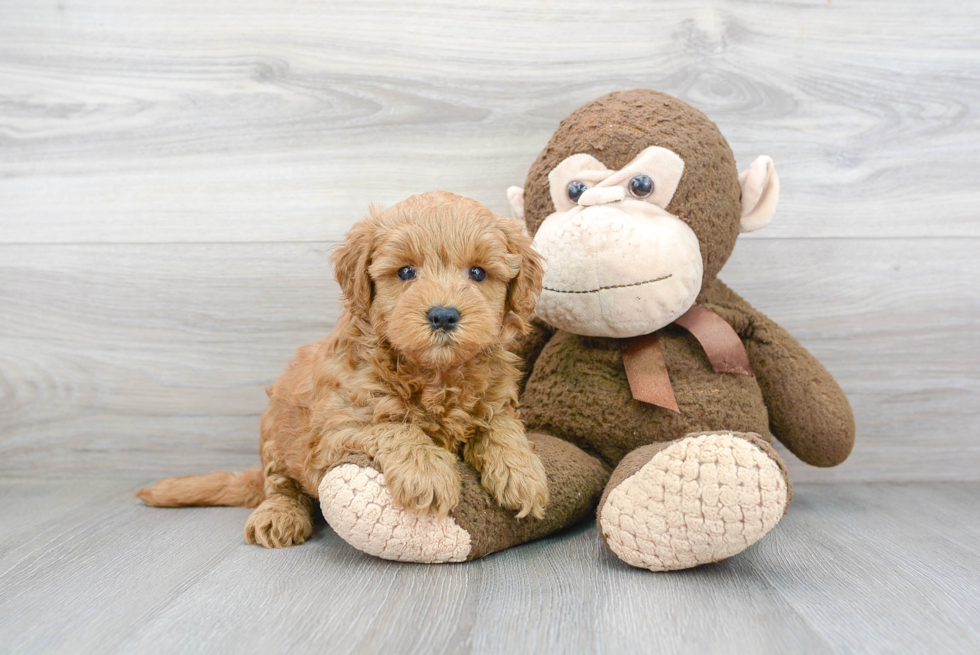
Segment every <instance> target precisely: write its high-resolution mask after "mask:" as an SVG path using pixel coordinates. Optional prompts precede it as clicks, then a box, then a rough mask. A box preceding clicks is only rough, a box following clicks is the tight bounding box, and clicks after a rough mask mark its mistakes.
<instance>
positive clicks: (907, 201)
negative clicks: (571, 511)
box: [0, 0, 980, 482]
mask: <svg viewBox="0 0 980 655" xmlns="http://www.w3.org/2000/svg"><path fill="white" fill-rule="evenodd" d="M978 24H980V5H978V4H977V3H973V2H965V1H963V2H944V3H942V4H941V10H940V9H937V5H936V4H935V3H929V2H925V0H890V1H887V2H886V1H885V0H868V1H865V2H860V3H856V2H840V1H838V2H819V1H818V2H790V3H772V2H752V1H743V2H729V3H721V2H705V3H700V4H697V3H690V2H681V1H680V0H666V1H663V2H656V3H636V2H625V1H624V0H621V1H614V2H609V3H605V4H604V5H603V6H602V8H601V10H599V9H597V7H596V5H595V3H593V2H586V1H585V0H571V1H569V2H563V3H525V2H517V1H516V0H499V1H495V2H492V3H490V2H485V3H484V2H475V3H451V2H448V1H444V2H394V1H387V0H369V1H365V2H358V3H339V4H338V3H308V2H299V1H297V0H284V1H283V2H275V3H273V2H268V1H267V0H238V1H236V2H233V3H232V2H227V1H226V0H218V1H216V2H210V3H206V6H202V4H201V3H199V2H190V0H173V1H168V2H153V1H151V2H142V3H137V4H133V3H127V2H123V1H121V0H79V1H78V2H76V1H74V0H61V1H59V2H53V3H38V2H33V1H31V0H7V1H5V2H3V3H0V435H2V436H0V474H7V475H20V476H24V475H28V476H29V475H53V476H59V475H80V476H90V477H99V476H106V475H119V474H146V475H165V474H174V473H182V472H194V471H205V470H210V469H212V468H219V467H220V468H229V469H233V468H241V467H244V466H247V465H250V464H252V463H254V461H255V457H256V455H255V444H256V432H257V417H258V414H259V412H260V411H261V409H262V408H263V406H264V403H265V397H264V394H263V393H262V389H263V387H264V386H265V385H267V384H269V383H270V382H272V381H273V380H274V379H275V377H276V375H277V374H278V372H279V371H280V370H281V369H282V367H283V365H284V364H285V362H286V360H287V359H288V358H289V357H290V356H291V354H292V352H293V350H294V348H295V347H296V346H298V345H300V344H303V343H307V342H309V341H312V340H314V339H316V338H319V337H321V336H323V335H324V334H326V333H327V332H328V331H329V329H330V327H331V326H332V325H333V322H334V321H335V320H336V317H337V313H338V310H339V304H338V302H337V288H336V285H335V284H334V283H333V281H332V280H331V272H330V269H329V266H328V264H327V256H328V250H329V248H330V246H331V245H332V244H334V243H336V242H337V241H338V240H339V239H340V238H342V235H343V234H344V232H345V231H346V230H347V229H348V228H349V226H350V224H351V223H352V222H353V221H354V220H355V219H356V218H357V217H358V216H360V215H361V214H363V213H364V211H365V210H366V208H367V205H368V202H369V201H371V200H375V201H379V202H381V203H384V204H390V203H393V202H396V201H398V200H400V199H402V198H403V197H405V196H406V195H408V194H410V193H413V192H417V191H423V190H429V189H433V188H445V189H449V190H452V191H455V192H458V193H462V194H465V195H470V196H472V197H474V198H477V199H479V200H481V201H483V202H485V203H486V204H488V205H489V206H490V207H491V208H493V209H495V210H497V211H499V212H505V211H506V208H505V199H504V198H505V197H504V189H505V188H506V187H507V186H508V185H510V184H515V183H516V184H520V183H521V182H522V180H523V177H524V174H525V172H526V171H527V168H528V167H529V166H530V164H531V162H532V161H533V160H534V158H535V157H536V155H537V153H538V151H539V150H540V148H541V147H542V146H543V144H544V143H545V142H546V140H547V139H548V137H549V136H550V134H551V132H552V131H553V130H554V128H555V127H556V125H557V122H558V121H559V120H560V119H561V118H562V117H564V116H565V115H566V114H567V113H568V112H569V111H571V110H572V109H574V108H575V107H577V106H579V105H581V104H582V103H584V102H586V101H588V100H590V99H592V98H594V97H596V96H598V95H600V94H602V93H605V92H607V91H611V90H615V89H624V88H633V87H652V88H658V89H661V90H664V91H666V92H669V93H673V94H675V95H678V96H679V97H681V98H684V99H686V100H688V101H690V102H692V103H693V104H695V105H696V106H698V107H700V108H701V109H703V110H704V111H705V112H706V113H708V114H709V116H711V117H712V118H713V119H714V120H716V121H717V122H718V123H719V125H720V127H721V128H722V130H723V132H724V133H725V134H726V135H727V136H728V138H729V141H730V142H731V144H732V147H733V149H734V151H735V154H736V157H737V159H738V161H739V162H740V163H742V165H745V164H746V163H747V162H749V161H751V159H752V158H754V157H755V156H756V155H757V154H760V153H766V154H770V155H772V156H773V157H774V159H775V160H776V163H777V167H778V170H779V172H780V177H781V182H782V204H781V205H780V210H779V212H778V213H777V216H776V220H775V221H774V223H773V225H772V226H771V227H769V228H767V229H766V230H763V231H761V232H759V233H754V234H752V235H747V236H746V237H745V238H744V240H743V242H742V243H741V244H740V245H739V247H738V249H737V250H736V253H735V255H734V257H733V259H732V261H731V262H730V264H729V266H728V267H727V268H726V270H725V272H724V273H723V275H722V277H723V278H724V279H726V280H727V281H728V282H729V283H730V285H731V286H732V287H733V288H734V289H735V290H736V291H738V292H740V293H741V294H743V295H744V296H745V297H746V298H747V299H748V300H749V301H750V302H753V303H754V304H756V305H757V306H758V307H759V308H760V309H762V310H763V311H765V312H767V313H768V314H769V315H771V316H772V317H773V318H774V319H776V320H777V321H779V322H780V323H781V324H783V325H784V326H785V327H787V328H788V329H789V330H790V331H791V332H792V333H794V334H795V335H796V336H797V337H799V338H800V340H801V341H802V342H803V343H804V344H805V345H806V346H807V347H809V348H811V349H812V350H813V352H814V353H815V354H816V355H817V356H818V357H819V358H820V359H821V360H822V361H824V362H825V363H826V365H827V366H828V368H829V369H830V370H831V372H833V373H834V374H835V375H836V376H837V377H838V379H839V380H840V382H841V384H842V386H843V387H844V389H845V391H847V393H848V395H849V397H850V399H851V402H852V404H853V406H854V409H855V414H856V416H857V420H858V445H857V447H856V449H855V452H854V454H853V456H852V458H851V459H850V460H849V461H848V462H847V463H845V464H844V465H843V466H841V467H839V468H837V469H831V470H816V469H812V468H809V467H806V466H803V465H801V464H799V462H796V461H795V460H794V459H793V458H792V457H791V456H787V457H788V459H789V460H790V466H791V473H792V475H793V477H794V479H795V480H797V481H807V480H813V481H833V482H841V481H848V480H851V481H860V480H946V479H961V480H977V479H980V445H978V443H977V441H976V439H974V438H973V437H972V434H971V430H972V426H974V425H976V423H977V420H978V417H980V416H978V415H980V411H978V408H980V398H978V394H980V354H978V353H980V348H978V345H980V342H978V340H977V334H978V328H980V289H978V286H977V284H976V280H977V279H978V270H977V269H978V264H977V262H976V260H975V258H974V253H975V252H976V250H977V248H978V246H980V213H978V209H977V207H980V186H978V184H977V171H978V170H980V122H978V120H977V113H976V108H977V107H978V106H980V105H978V100H980V66H978V64H980V36H978V34H980V31H978V30H977V29H976V27H977V25H978Z"/></svg>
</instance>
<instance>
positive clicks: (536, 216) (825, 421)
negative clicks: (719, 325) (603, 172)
mask: <svg viewBox="0 0 980 655" xmlns="http://www.w3.org/2000/svg"><path fill="white" fill-rule="evenodd" d="M649 146H661V147H665V148H669V149H670V150H672V151H674V152H675V153H677V154H678V155H680V156H681V157H682V158H683V159H684V162H685V167H684V175H683V177H682V179H681V182H680V184H679V185H678V187H677V192H676V193H675V194H674V197H673V199H672V200H671V202H670V204H669V205H668V206H667V210H668V211H669V212H671V213H672V214H675V215H676V216H678V217H679V218H680V219H681V220H683V221H684V222H685V223H687V224H688V225H689V226H690V227H691V229H693V230H694V232H695V234H697V237H698V241H699V243H700V246H701V254H702V258H703V261H704V279H703V282H702V288H701V293H700V294H699V296H698V299H697V302H698V304H700V305H702V306H705V307H707V308H709V309H712V310H713V311H715V312H716V313H718V314H719V315H721V316H722V318H724V319H725V320H726V321H728V323H729V324H731V325H732V327H734V328H735V331H736V332H737V333H738V334H739V336H741V337H742V340H743V342H744V343H745V346H746V350H747V352H748V355H749V359H750V361H751V364H752V369H753V371H754V373H755V377H744V376H733V375H719V374H717V373H715V372H714V370H713V369H712V367H711V365H710V363H709V362H708V359H707V357H706V355H705V354H704V351H703V349H702V348H701V347H700V346H699V345H698V343H697V341H696V340H695V339H694V338H693V337H692V336H691V335H690V334H689V333H687V332H686V331H684V330H682V329H680V328H677V327H676V326H668V327H666V328H664V329H663V330H661V331H660V332H659V333H658V334H659V337H660V342H661V346H662V348H663V351H664V357H665V359H666V363H667V368H668V370H669V371H670V379H671V381H672V382H673V385H674V392H675V394H676V397H677V401H678V404H679V405H680V408H681V413H680V414H679V415H678V414H675V413H673V412H671V411H669V410H666V409H663V408H660V407H656V406H653V405H647V404H645V403H641V402H639V401H637V400H635V399H634V398H633V397H632V394H631V393H630V388H629V383H628V382H627V380H626V373H625V370H624V368H623V363H622V357H621V355H620V353H619V349H618V342H617V340H614V339H598V338H589V337H581V336H577V335H574V334H570V333H568V332H564V331H557V332H556V331H555V330H553V329H551V328H549V327H548V326H546V325H544V324H541V323H539V322H536V323H535V325H534V327H533V329H532V331H531V332H530V333H529V335H528V336H527V337H524V338H523V343H522V346H521V353H522V355H524V357H525V359H526V368H527V370H528V372H529V378H528V379H527V380H526V381H525V383H526V387H525V391H524V395H523V396H522V399H521V403H522V406H523V408H524V409H523V410H522V412H523V413H522V417H523V419H524V421H525V423H526V424H527V426H528V428H529V429H534V430H540V431H541V432H545V433H547V434H552V435H555V436H558V437H562V438H564V439H567V440H569V441H571V442H572V443H575V444H577V445H579V446H580V447H582V448H583V449H585V450H586V451H587V452H590V453H593V454H596V455H597V456H598V457H600V459H602V460H603V461H604V462H606V463H607V464H608V465H611V466H615V465H616V464H618V463H619V461H620V460H621V459H622V458H623V457H624V456H626V454H627V453H629V452H630V451H632V450H633V449H635V448H637V447H640V446H643V445H646V444H649V443H656V442H664V441H670V440H674V439H679V438H681V437H683V436H684V435H685V434H688V433H692V432H702V431H707V430H735V431H740V432H753V433H757V434H760V435H762V436H763V437H764V438H765V439H766V440H768V439H769V438H770V437H769V434H770V429H771V431H772V433H773V434H775V435H776V437H778V438H779V440H780V441H782V442H783V444H785V445H786V446H787V447H788V448H789V449H790V450H791V451H792V452H793V453H794V454H795V455H797V456H798V457H800V459H802V460H803V461H805V462H807V463H809V464H813V465H815V466H835V465H837V464H839V463H841V462H843V461H844V459H846V458H847V456H848V454H850V451H851V447H852V446H853V444H854V417H853V415H852V413H851V408H850V405H849V403H848V402H847V398H846V397H845V396H844V393H843V392H842V391H841V389H840V387H839V386H838V385H837V383H836V382H835V381H834V379H833V377H831V375H830V373H828V372H827V370H826V369H825V368H824V367H823V365H821V364H820V362H818V361H817V360H816V358H814V357H813V355H811V354H810V353H808V352H807V351H806V350H805V349H804V348H803V346H801V345H800V344H799V342H797V341H796V340H795V339H794V338H793V337H792V336H791V335H790V334H788V333H787V332H786V331H785V330H783V329H782V328H781V327H780V326H779V325H777V324H776V323H775V322H773V321H772V320H771V319H769V318H768V317H766V316H765V315H763V314H762V313H761V312H759V311H758V310H756V309H755V308H753V307H752V306H751V305H749V304H748V303H747V302H746V301H745V300H743V299H742V298H740V297H739V296H738V295H736V294H735V293H734V292H732V291H731V290H730V289H728V287H726V286H725V285H724V284H723V283H722V282H721V281H720V280H718V279H717V277H716V276H717V275H718V272H719V271H720V270H721V268H722V266H723V265H724V264H725V262H726V261H728V258H729V256H730V255H731V253H732V250H733V249H734V247H735V240H736V238H737V236H738V223H739V217H740V215H741V189H740V187H739V184H738V172H737V169H736V167H735V160H734V157H733V156H732V151H731V148H729V146H728V143H727V142H726V141H725V138H724V137H723V136H722V134H721V132H720V131H719V130H718V127H717V126H716V125H715V124H714V123H713V122H711V121H710V120H709V119H708V118H707V117H706V116H705V115H704V114H703V113H701V112H700V111H698V110H697V109H695V108H694V107H691V106H690V105H688V104H687V103H685V102H683V101H681V100H678V99H677V98H673V97H671V96H669V95H666V94H663V93H659V92H657V91H650V90H642V89H638V90H634V91H621V92H615V93H610V94H608V95H605V96H603V97H601V98H598V99H596V100H594V101H592V102H590V103H588V104H586V105H585V106H583V107H580V108H579V109H577V110H575V111H574V112H572V114H570V115H569V116H568V118H566V119H565V120H563V121H562V122H561V124H560V125H559V126H558V129H557V130H556V132H555V134H554V136H552V138H551V140H550V141H549V142H548V145H547V146H546V147H545V148H544V150H543V151H542V152H541V154H540V155H539V157H538V159H537V161H536V162H535V163H534V165H533V166H532V167H531V169H530V171H529V173H528V177H527V181H526V183H525V186H524V211H525V219H526V221H527V227H528V230H530V232H531V234H534V233H535V232H536V231H537V229H538V227H539V226H540V225H541V223H542V222H543V221H544V219H545V218H546V217H547V216H548V215H549V214H551V213H552V212H554V211H555V209H554V206H553V204H552V202H551V197H550V193H549V184H548V173H549V172H550V171H551V170H552V169H553V168H554V167H555V166H556V165H558V164H559V163H560V162H561V161H562V160H564V159H565V158H566V157H569V156H570V155H572V154H575V153H579V152H584V153H588V154H590V155H592V156H594V157H596V158H597V159H598V160H599V161H601V162H602V163H603V164H605V165H606V166H607V167H608V168H610V169H618V168H620V167H622V166H624V165H625V164H627V163H629V162H630V161H631V160H632V159H633V158H634V157H636V155H637V154H638V153H639V152H640V151H641V150H643V149H644V148H647V147H649Z"/></svg>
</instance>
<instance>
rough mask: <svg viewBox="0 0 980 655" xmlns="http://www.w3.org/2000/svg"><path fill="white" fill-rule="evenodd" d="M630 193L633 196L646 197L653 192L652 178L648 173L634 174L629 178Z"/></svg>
mask: <svg viewBox="0 0 980 655" xmlns="http://www.w3.org/2000/svg"><path fill="white" fill-rule="evenodd" d="M630 193H631V194H633V197H634V198H646V197H647V196H649V195H650V194H651V193H653V180H652V179H650V176H649V175H636V176H634V177H633V179H631V180H630Z"/></svg>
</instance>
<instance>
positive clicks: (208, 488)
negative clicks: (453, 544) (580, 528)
mask: <svg viewBox="0 0 980 655" xmlns="http://www.w3.org/2000/svg"><path fill="white" fill-rule="evenodd" d="M332 261H333V263H334V265H335V269H336V275H337V280H338V282H339V283H340V286H341V288H342V290H343V292H344V304H345V311H344V313H343V314H342V315H341V317H340V320H339V321H338V324H337V327H336V328H335V329H334V330H333V332H332V333H331V334H330V335H329V336H328V337H327V338H326V339H323V340H321V341H318V342H316V343H313V344H310V345H308V346H303V347H302V348H300V349H299V350H298V352H297V354H296V358H295V359H293V361H292V362H290V364H289V368H288V369H287V370H286V372H285V373H284V374H283V375H282V377H280V378H279V380H278V381H277V382H276V383H275V384H274V385H273V386H272V387H271V388H270V389H269V407H268V408H267V409H266V410H265V413H264V414H263V415H262V422H261V439H260V442H259V450H260V454H261V457H262V469H261V470H260V469H258V468H255V469H250V470H247V471H244V472H241V473H225V472H221V471H217V472H214V473H209V474H207V475H202V476H190V477H185V478H169V479H167V480H162V481H160V482H158V483H157V484H156V485H154V486H152V487H150V488H147V489H140V490H139V491H138V492H137V496H139V497H140V498H141V499H142V500H143V501H144V502H145V503H146V504H148V505H156V506H170V507H174V506H183V505H237V506H245V507H255V506H256V505H258V507H257V508H256V510H255V511H254V512H253V513H252V515H251V516H250V517H249V519H248V523H247V525H246V526H245V538H246V540H247V541H248V542H249V543H258V544H261V545H263V546H265V547H267V548H282V547H285V546H291V545H293V544H300V543H303V541H305V540H306V539H307V537H309V536H310V534H311V533H312V520H311V517H310V508H311V502H310V496H315V495H316V493H317V487H318V485H319V484H320V480H321V478H322V477H323V476H324V474H325V472H326V471H327V470H328V469H330V467H331V466H333V465H334V464H336V463H337V462H338V461H339V460H340V459H341V458H342V457H343V456H344V455H346V454H348V453H351V452H361V453H365V454H366V455H368V456H370V457H372V458H374V461H375V463H376V464H377V465H378V466H379V468H380V469H381V471H382V472H383V473H384V475H385V483H386V485H387V487H388V489H389V490H390V491H391V494H392V497H393V498H394V501H395V502H396V503H397V504H399V505H401V506H402V507H404V508H407V509H409V510H412V511H417V512H426V511H432V512H436V513H438V514H440V515H445V514H446V513H447V512H449V510H451V509H452V508H453V507H455V506H456V504H457V502H458V501H459V494H460V479H459V474H458V473H457V471H456V466H455V462H456V461H457V458H458V456H459V454H460V453H462V456H463V457H464V458H465V460H466V461H467V462H468V463H469V464H471V465H472V466H473V467H474V468H475V469H476V470H477V471H479V472H480V475H481V479H482V483H483V486H484V487H486V489H487V490H488V491H489V492H490V493H491V494H492V495H493V497H494V498H496V499H497V501H498V502H499V503H500V504H501V505H502V506H504V507H507V508H510V509H516V510H518V517H524V516H527V515H529V514H530V515H532V516H535V517H538V518H540V517H541V516H543V512H544V507H545V505H546V504H547V502H548V489H547V484H546V480H545V472H544V468H543V467H542V465H541V461H540V460H539V459H538V457H537V456H536V455H535V454H534V453H533V452H532V447H531V445H530V443H529V442H528V440H527V439H526V437H525V435H524V427H523V425H521V423H520V422H519V421H518V419H517V395H518V387H517V384H518V379H519V376H520V373H519V371H518V368H517V365H518V358H517V356H516V355H515V354H514V353H513V352H512V347H513V342H514V339H515V337H516V336H517V335H518V334H519V333H522V332H526V331H527V330H528V327H529V323H528V319H529V316H530V314H531V310H532V309H533V307H534V303H535V301H536V299H537V296H538V294H539V293H540V291H541V277H542V272H543V271H542V267H541V260H540V257H539V255H538V254H537V253H535V252H534V251H533V250H532V249H531V239H530V238H529V237H528V236H527V234H526V233H525V232H524V231H523V230H522V228H521V227H520V226H519V225H518V224H517V223H515V222H513V221H511V220H509V219H506V218H502V217H499V216H496V215H494V214H493V213H491V212H490V210H488V209H486V208H485V207H483V206H482V205H480V204H479V203H477V202H476V201H474V200H470V199H468V198H463V197H460V196H456V195H453V194H451V193H446V192H442V191H438V192H434V193H426V194H422V195H417V196H412V197H411V198H408V199H407V200H405V201H403V202H400V203H398V204H397V205H395V206H394V207H392V208H391V209H388V210H386V211H383V212H378V211H376V210H374V209H372V211H371V215H370V216H369V217H367V218H365V219H364V220H362V221H360V222H359V223H357V224H356V225H354V227H353V229H351V231H350V233H349V234H348V235H347V240H346V242H345V243H343V244H342V245H340V246H339V247H338V248H337V249H336V251H335V252H334V254H333V257H332Z"/></svg>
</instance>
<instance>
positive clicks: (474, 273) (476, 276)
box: [470, 266, 487, 282]
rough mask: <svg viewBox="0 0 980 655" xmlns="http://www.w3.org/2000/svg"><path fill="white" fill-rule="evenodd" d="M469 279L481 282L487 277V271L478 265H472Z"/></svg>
mask: <svg viewBox="0 0 980 655" xmlns="http://www.w3.org/2000/svg"><path fill="white" fill-rule="evenodd" d="M470 279H471V280H473V281H474V282H483V281H484V280H485V279H487V272H486V271H485V270H483V269H482V268H480V267H479V266H474V267H473V268H471V269H470Z"/></svg>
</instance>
